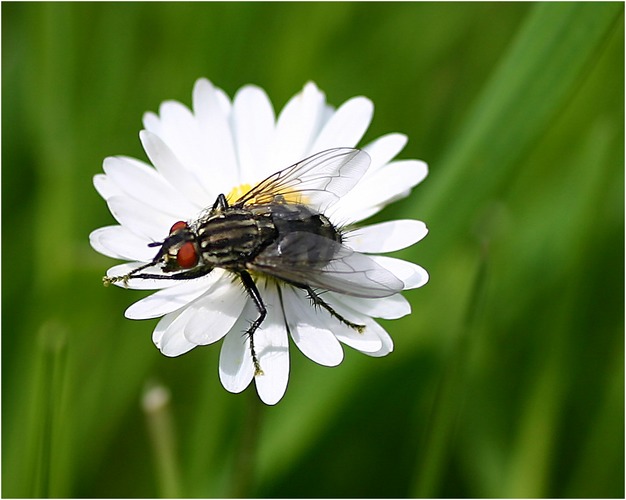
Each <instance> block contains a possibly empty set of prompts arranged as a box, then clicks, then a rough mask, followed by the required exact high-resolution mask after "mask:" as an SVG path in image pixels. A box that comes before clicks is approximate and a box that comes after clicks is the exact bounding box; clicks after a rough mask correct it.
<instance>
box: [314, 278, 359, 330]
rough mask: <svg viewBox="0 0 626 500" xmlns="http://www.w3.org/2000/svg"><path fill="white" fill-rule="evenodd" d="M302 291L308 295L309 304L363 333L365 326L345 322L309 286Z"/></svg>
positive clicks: (345, 320)
mask: <svg viewBox="0 0 626 500" xmlns="http://www.w3.org/2000/svg"><path fill="white" fill-rule="evenodd" d="M303 288H304V290H306V292H307V293H308V294H309V299H311V302H313V304H314V305H316V306H319V307H323V308H324V309H326V310H327V311H328V312H329V313H330V315H331V316H333V317H335V318H337V319H338V320H339V321H341V322H342V323H343V324H344V325H348V326H349V327H350V328H353V329H354V330H356V331H357V332H359V333H363V331H364V330H365V325H358V324H356V323H353V322H352V321H350V320H347V319H346V318H344V317H343V316H342V315H341V314H339V313H338V312H337V311H335V310H334V309H333V308H332V307H331V305H330V304H328V303H327V302H325V301H324V300H323V299H322V298H321V297H320V296H319V295H318V294H317V293H316V292H315V290H313V289H312V288H311V287H310V286H305V287H303Z"/></svg>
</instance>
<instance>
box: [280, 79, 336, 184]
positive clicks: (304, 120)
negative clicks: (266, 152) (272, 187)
mask: <svg viewBox="0 0 626 500" xmlns="http://www.w3.org/2000/svg"><path fill="white" fill-rule="evenodd" d="M325 102H326V97H325V96H324V93H323V92H321V91H320V90H319V89H318V88H317V87H316V85H315V84H314V83H312V82H309V83H307V84H306V85H305V86H304V88H303V89H302V92H300V93H298V94H296V95H295V96H294V97H292V98H291V100H290V101H289V102H288V103H287V104H286V105H285V107H284V108H283V110H282V111H281V113H280V115H279V116H278V119H277V121H276V133H275V140H274V144H273V147H272V151H271V153H270V156H269V158H268V169H269V170H274V171H278V170H281V169H283V168H287V167H288V166H290V165H293V164H294V163H296V162H298V161H300V160H302V159H304V158H306V157H307V156H309V152H310V151H311V146H312V145H313V141H314V140H315V137H316V136H317V134H318V133H319V130H320V128H321V125H322V123H323V122H322V120H323V117H324V109H325V108H324V106H325ZM316 152H317V151H316ZM268 173H271V172H268Z"/></svg>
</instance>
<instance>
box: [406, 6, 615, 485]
mask: <svg viewBox="0 0 626 500" xmlns="http://www.w3.org/2000/svg"><path fill="white" fill-rule="evenodd" d="M621 10H622V7H621V5H618V4H590V3H563V4H547V3H545V4H538V5H537V6H536V7H535V8H534V9H533V11H532V12H531V14H530V15H529V17H528V19H527V21H526V22H525V24H524V25H523V26H522V28H521V31H520V33H519V34H518V36H517V38H516V40H515V41H514V42H513V45H512V46H511V48H510V50H509V51H508V53H507V54H506V55H505V57H504V59H503V61H502V62H501V65H500V66H499V68H498V69H497V71H496V72H495V74H494V75H493V78H492V79H491V81H490V82H489V83H488V85H487V86H486V87H485V91H484V93H483V94H482V96H481V97H480V98H479V99H478V101H477V103H476V107H475V109H474V112H473V113H472V114H471V115H470V116H469V118H468V120H467V122H466V124H465V127H464V128H463V130H462V133H461V134H460V135H459V138H458V141H457V143H456V144H454V145H452V148H451V150H450V152H449V154H448V156H447V157H445V158H444V159H443V161H442V162H441V163H440V166H439V167H438V168H440V169H441V175H439V176H437V175H436V173H434V175H433V177H434V180H433V184H432V185H431V186H430V187H429V189H428V190H425V191H424V199H423V201H424V209H423V210H422V212H421V213H423V214H424V218H425V220H428V221H429V225H430V226H431V227H436V226H440V224H438V220H437V218H438V217H439V218H442V219H443V218H444V217H445V227H446V230H445V231H440V232H437V233H436V238H437V240H438V242H437V246H436V248H438V249H441V248H447V247H448V246H449V245H448V244H449V243H450V242H451V241H453V240H454V239H458V237H459V236H460V235H461V233H462V232H463V227H465V226H466V225H468V223H469V222H470V221H468V220H467V219H468V216H469V217H472V214H477V213H479V212H480V210H482V209H484V206H482V205H481V204H480V203H481V201H483V203H484V201H485V200H489V199H490V197H492V196H493V192H494V191H495V189H497V188H498V186H499V184H500V183H501V182H502V181H503V180H504V179H505V178H506V177H507V176H509V175H511V172H510V171H511V169H512V168H513V167H514V166H516V165H518V162H519V161H520V159H522V157H523V156H524V155H525V154H527V153H528V152H529V150H530V147H531V145H533V142H534V141H536V140H537V139H538V137H540V136H541V134H543V133H545V131H546V129H547V127H548V126H549V124H550V122H551V120H553V119H554V118H556V116H557V114H558V113H559V112H560V111H561V110H562V108H563V107H564V105H565V104H566V102H567V100H568V98H569V97H570V96H572V95H573V93H574V92H575V91H576V90H577V88H578V86H579V85H580V79H581V76H583V75H584V73H585V72H587V71H589V69H590V66H593V63H594V62H595V61H596V60H597V59H598V58H599V57H598V55H599V53H600V52H601V50H602V48H603V42H604V40H605V39H606V38H607V35H608V34H609V33H610V30H611V28H612V27H613V24H614V21H615V20H616V19H617V18H618V16H619V14H620V12H621ZM546 61H550V62H551V64H550V65H546ZM468 187H469V188H468ZM450 200H454V210H450V209H446V207H449V205H450ZM440 227H441V226H440ZM468 227H469V226H468ZM433 248H435V247H434V246H433ZM459 338H463V336H459ZM453 362H454V360H453V359H451V360H450V366H453ZM459 383H461V382H459ZM457 389H458V388H457ZM546 390H547V389H546ZM458 393H459V391H458V390H453V389H450V390H449V391H447V392H446V393H445V394H444V396H445V395H446V394H448V395H450V397H452V396H454V397H456V396H458ZM437 408H439V409H441V411H444V410H445V411H449V412H454V413H455V412H457V411H458V402H457V401H452V400H450V401H442V402H441V401H440V402H439V403H438V405H437ZM437 417H438V418H440V419H441V421H442V422H445V423H447V425H448V428H447V429H445V430H443V429H441V428H440V427H441V426H440V425H439V426H437V429H438V435H439V436H441V435H451V434H452V431H453V429H452V428H451V427H452V425H453V424H454V421H455V419H454V415H453V414H450V415H447V414H439V415H435V418H437ZM529 418H530V417H529ZM447 444H448V441H447V440H446V439H443V438H441V439H434V438H433V439H427V445H428V446H427V447H426V448H425V449H421V450H420V454H419V459H418V461H417V465H416V466H417V467H418V470H416V471H415V478H416V479H415V485H414V490H413V491H412V494H413V496H419V497H431V496H435V495H436V493H437V492H438V491H441V489H440V487H439V486H440V485H439V481H440V473H441V471H442V470H443V467H444V465H445V463H446V461H447V460H448V455H447V453H446V450H445V447H446V446H447ZM428 460H435V461H441V463H428V466H427V467H424V463H425V461H428ZM539 489H541V488H540V487H539ZM517 493H518V494H519V493H520V492H519V491H517Z"/></svg>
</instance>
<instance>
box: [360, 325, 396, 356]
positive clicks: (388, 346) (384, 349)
mask: <svg viewBox="0 0 626 500" xmlns="http://www.w3.org/2000/svg"><path fill="white" fill-rule="evenodd" d="M367 328H369V329H371V330H372V331H374V332H375V333H376V334H377V335H378V337H379V338H380V340H381V342H382V346H381V348H380V349H379V350H378V351H376V352H366V353H364V354H367V355H368V356H374V357H376V358H380V357H382V356H386V355H387V354H389V353H390V352H392V351H393V340H392V339H391V337H390V336H389V334H388V333H387V331H386V330H385V329H384V328H383V327H382V326H380V325H379V324H378V323H376V321H368V322H367Z"/></svg>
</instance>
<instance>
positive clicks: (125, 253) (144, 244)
mask: <svg viewBox="0 0 626 500" xmlns="http://www.w3.org/2000/svg"><path fill="white" fill-rule="evenodd" d="M89 243H91V246H92V247H93V248H94V250H96V251H98V252H100V253H101V254H104V255H106V256H108V257H113V258H114V259H125V260H138V261H144V262H149V261H150V260H152V258H153V257H154V256H155V254H156V252H155V250H154V248H150V247H149V246H148V243H149V241H148V240H145V239H143V238H140V237H139V236H137V235H136V234H134V233H132V232H130V231H129V230H128V229H126V228H125V227H123V226H106V227H101V228H100V229H96V230H95V231H92V232H91V234H90V235H89Z"/></svg>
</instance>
